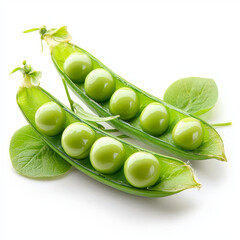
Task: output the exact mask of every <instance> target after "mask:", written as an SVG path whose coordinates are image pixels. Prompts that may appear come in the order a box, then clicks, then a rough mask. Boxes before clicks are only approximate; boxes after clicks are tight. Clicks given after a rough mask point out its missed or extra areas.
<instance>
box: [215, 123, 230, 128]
mask: <svg viewBox="0 0 240 240" xmlns="http://www.w3.org/2000/svg"><path fill="white" fill-rule="evenodd" d="M211 125H212V126H213V127H224V126H231V125H232V122H226V123H214V124H211Z"/></svg>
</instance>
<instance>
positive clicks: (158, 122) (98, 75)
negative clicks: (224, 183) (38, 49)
mask: <svg viewBox="0 0 240 240" xmlns="http://www.w3.org/2000/svg"><path fill="white" fill-rule="evenodd" d="M64 71H65V73H66V74H67V75H68V77H69V78H70V79H71V80H72V81H73V82H75V83H76V84H78V83H84V89H85V92H86V94H87V95H88V96H89V97H90V98H92V99H93V100H95V101H97V102H104V101H107V100H109V99H110V102H109V110H110V112H111V114H113V115H120V118H121V119H122V120H124V121H127V120H130V119H133V118H134V117H136V116H137V115H138V114H139V111H140V102H139V98H138V95H137V93H136V92H135V91H134V90H132V89H131V88H128V87H119V88H116V85H115V81H114V78H113V77H112V75H111V74H110V73H109V72H108V71H107V70H105V69H103V68H95V69H94V66H93V64H92V60H91V59H90V58H89V57H88V56H87V55H86V54H83V53H73V54H71V55H70V56H69V57H68V58H67V59H66V61H65V62H64ZM169 122H170V116H169V113H168V111H167V109H166V107H165V106H163V105H162V104H160V103H158V102H151V103H149V104H148V105H147V106H146V107H145V108H144V109H143V110H142V112H141V114H140V127H141V128H142V130H143V131H144V132H146V133H148V134H150V135H152V136H155V137H158V136H160V135H162V134H164V132H165V131H166V130H167V129H168V127H169ZM172 138H173V141H174V143H175V144H176V145H177V146H179V147H181V148H182V149H184V150H194V149H196V148H198V147H199V146H200V145H201V143H202V141H203V128H202V125H201V123H200V121H199V120H197V119H195V118H191V117H188V118H184V119H181V120H180V121H179V122H177V123H176V125H175V126H174V128H173V130H172Z"/></svg>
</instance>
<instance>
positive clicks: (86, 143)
mask: <svg viewBox="0 0 240 240" xmlns="http://www.w3.org/2000/svg"><path fill="white" fill-rule="evenodd" d="M94 140H95V132H94V131H93V130H92V128H90V127H89V126H87V125H86V124H83V123H80V122H76V123H72V124H71V125H69V126H68V127H67V128H66V129H65V130H64V132H63V134H62V139H61V142H62V147H63V149H64V151H65V152H66V153H67V154H68V155H69V156H70V157H73V158H76V159H83V158H86V157H87V156H88V155H89V152H90V148H91V146H92V144H93V142H94Z"/></svg>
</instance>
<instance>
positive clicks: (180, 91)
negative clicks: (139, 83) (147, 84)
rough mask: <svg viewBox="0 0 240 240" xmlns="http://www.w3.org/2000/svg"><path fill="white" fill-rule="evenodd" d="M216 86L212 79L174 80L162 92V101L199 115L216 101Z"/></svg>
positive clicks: (210, 107)
mask: <svg viewBox="0 0 240 240" xmlns="http://www.w3.org/2000/svg"><path fill="white" fill-rule="evenodd" d="M217 98H218V88H217V85H216V83H215V82H214V80H213V79H209V78H198V77H189V78H182V79H179V80H177V81H176V82H174V83H173V84H172V85H170V87H168V89H167V90H166V92H165V94H164V98H163V99H164V101H165V102H167V103H169V104H171V105H173V106H175V107H177V108H180V109H182V110H184V111H186V112H188V113H191V114H195V115H201V114H203V113H206V112H208V111H209V110H211V109H212V108H213V107H214V105H215V104H216V102H217Z"/></svg>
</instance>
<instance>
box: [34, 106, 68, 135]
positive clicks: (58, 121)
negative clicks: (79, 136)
mask: <svg viewBox="0 0 240 240" xmlns="http://www.w3.org/2000/svg"><path fill="white" fill-rule="evenodd" d="M35 123H36V127H37V129H38V130H39V131H40V132H41V133H44V134H46V135H48V136H54V135H57V134H59V133H60V132H61V131H62V130H63V128H64V125H65V112H64V110H63V109H62V108H61V107H60V106H59V105H58V104H56V103H55V102H47V103H45V104H43V105H42V106H41V107H40V108H38V110H37V111H36V114H35Z"/></svg>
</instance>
